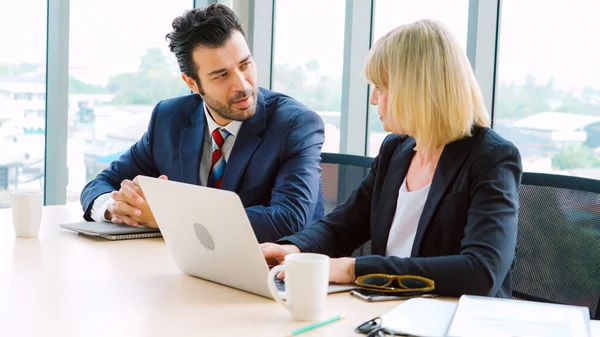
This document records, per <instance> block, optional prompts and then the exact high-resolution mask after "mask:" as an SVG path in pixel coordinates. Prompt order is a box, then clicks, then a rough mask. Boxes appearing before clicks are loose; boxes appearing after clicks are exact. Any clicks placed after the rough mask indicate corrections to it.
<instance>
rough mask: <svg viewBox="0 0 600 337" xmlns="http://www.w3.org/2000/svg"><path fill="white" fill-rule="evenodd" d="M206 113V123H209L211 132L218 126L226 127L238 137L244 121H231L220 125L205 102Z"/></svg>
mask: <svg viewBox="0 0 600 337" xmlns="http://www.w3.org/2000/svg"><path fill="white" fill-rule="evenodd" d="M204 115H205V116H206V123H207V125H208V131H209V133H212V132H213V131H214V130H215V129H217V128H224V129H225V130H227V132H229V133H230V134H231V135H232V136H234V137H237V135H238V133H239V132H240V128H241V127H242V123H243V122H241V121H231V122H230V123H229V124H227V125H226V126H220V125H219V124H217V122H215V120H214V119H213V118H212V116H211V115H210V113H209V112H208V108H207V107H206V104H204Z"/></svg>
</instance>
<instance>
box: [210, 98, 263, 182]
mask: <svg viewBox="0 0 600 337" xmlns="http://www.w3.org/2000/svg"><path fill="white" fill-rule="evenodd" d="M266 121H267V112H266V107H265V100H264V97H263V95H262V93H261V92H260V91H259V92H258V95H257V102H256V112H255V113H254V116H252V117H251V118H250V119H248V120H245V121H244V123H243V124H242V127H241V128H240V132H239V133H238V135H237V139H236V140H235V143H234V145H233V149H231V154H230V155H229V160H228V161H227V165H226V166H225V172H224V173H223V182H222V184H221V189H224V190H229V191H236V190H237V188H238V185H239V183H240V180H241V179H242V176H243V175H244V172H245V171H246V166H248V162H249V161H250V158H252V155H253V154H254V151H256V148H258V146H259V145H260V143H262V140H263V139H262V137H261V136H260V135H259V134H260V133H261V132H262V131H263V130H264V129H265V128H266Z"/></svg>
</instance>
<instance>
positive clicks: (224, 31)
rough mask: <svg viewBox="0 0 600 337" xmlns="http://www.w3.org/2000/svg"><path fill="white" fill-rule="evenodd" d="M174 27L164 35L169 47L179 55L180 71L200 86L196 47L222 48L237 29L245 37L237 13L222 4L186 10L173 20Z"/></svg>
mask: <svg viewBox="0 0 600 337" xmlns="http://www.w3.org/2000/svg"><path fill="white" fill-rule="evenodd" d="M172 26H173V31H172V32H170V33H168V34H167V35H166V36H165V38H166V39H167V41H169V49H170V50H171V52H173V53H174V54H175V57H176V58H177V63H178V64H179V70H180V71H181V72H182V73H184V74H186V75H188V76H189V77H191V78H193V79H194V80H195V81H196V83H197V84H198V86H200V79H199V78H198V66H197V65H196V64H195V63H194V59H193V57H192V53H193V51H194V49H196V48H197V47H206V48H219V47H222V46H223V45H224V44H225V42H226V41H227V40H228V39H229V38H230V37H231V34H232V33H233V32H234V31H238V32H240V33H242V35H244V37H246V33H244V29H243V28H242V24H241V23H240V21H239V19H238V17H237V16H236V15H235V13H234V12H233V11H232V10H231V9H230V8H229V7H227V6H225V5H221V4H213V5H210V6H208V7H204V8H194V9H190V10H187V11H185V12H184V13H183V15H181V16H178V17H176V18H175V20H173V24H172Z"/></svg>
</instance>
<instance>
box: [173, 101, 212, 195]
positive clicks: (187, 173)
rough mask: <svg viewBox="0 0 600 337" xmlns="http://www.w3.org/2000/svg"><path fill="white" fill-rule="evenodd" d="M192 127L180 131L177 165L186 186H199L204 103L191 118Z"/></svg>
mask: <svg viewBox="0 0 600 337" xmlns="http://www.w3.org/2000/svg"><path fill="white" fill-rule="evenodd" d="M191 120H192V125H191V126H190V127H189V128H186V129H183V130H181V133H180V134H179V163H180V165H181V172H182V174H183V182H185V183H188V184H195V185H199V184H200V173H199V170H200V158H202V149H203V148H204V131H205V129H206V120H205V117H204V102H203V101H201V102H200V105H198V108H197V109H196V111H194V114H193V115H192V117H191Z"/></svg>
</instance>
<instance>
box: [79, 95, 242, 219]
mask: <svg viewBox="0 0 600 337" xmlns="http://www.w3.org/2000/svg"><path fill="white" fill-rule="evenodd" d="M204 116H205V117H206V128H205V131H204V140H203V144H202V158H201V159H200V169H199V173H200V185H202V186H206V185H207V183H208V175H209V174H210V167H211V166H212V132H213V131H214V130H215V129H216V128H219V127H221V128H224V129H226V130H227V131H228V132H229V133H230V135H229V137H227V139H225V142H224V143H223V147H222V148H221V152H222V153H223V156H224V157H225V162H227V161H229V155H230V154H231V149H232V148H233V144H234V143H235V140H236V139H237V135H238V133H239V132H240V128H241V127H242V123H243V122H241V121H232V122H230V123H229V124H227V125H226V126H224V127H222V126H219V124H217V122H215V120H214V119H213V118H212V116H211V115H210V113H209V112H208V108H207V107H206V104H205V105H204ZM113 202H114V200H113V199H112V198H111V196H110V193H105V194H102V195H100V196H98V197H97V198H96V200H94V202H93V203H92V211H91V216H92V219H94V221H109V220H108V219H106V218H105V217H104V213H105V212H106V209H107V208H108V205H110V204H112V203H113Z"/></svg>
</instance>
